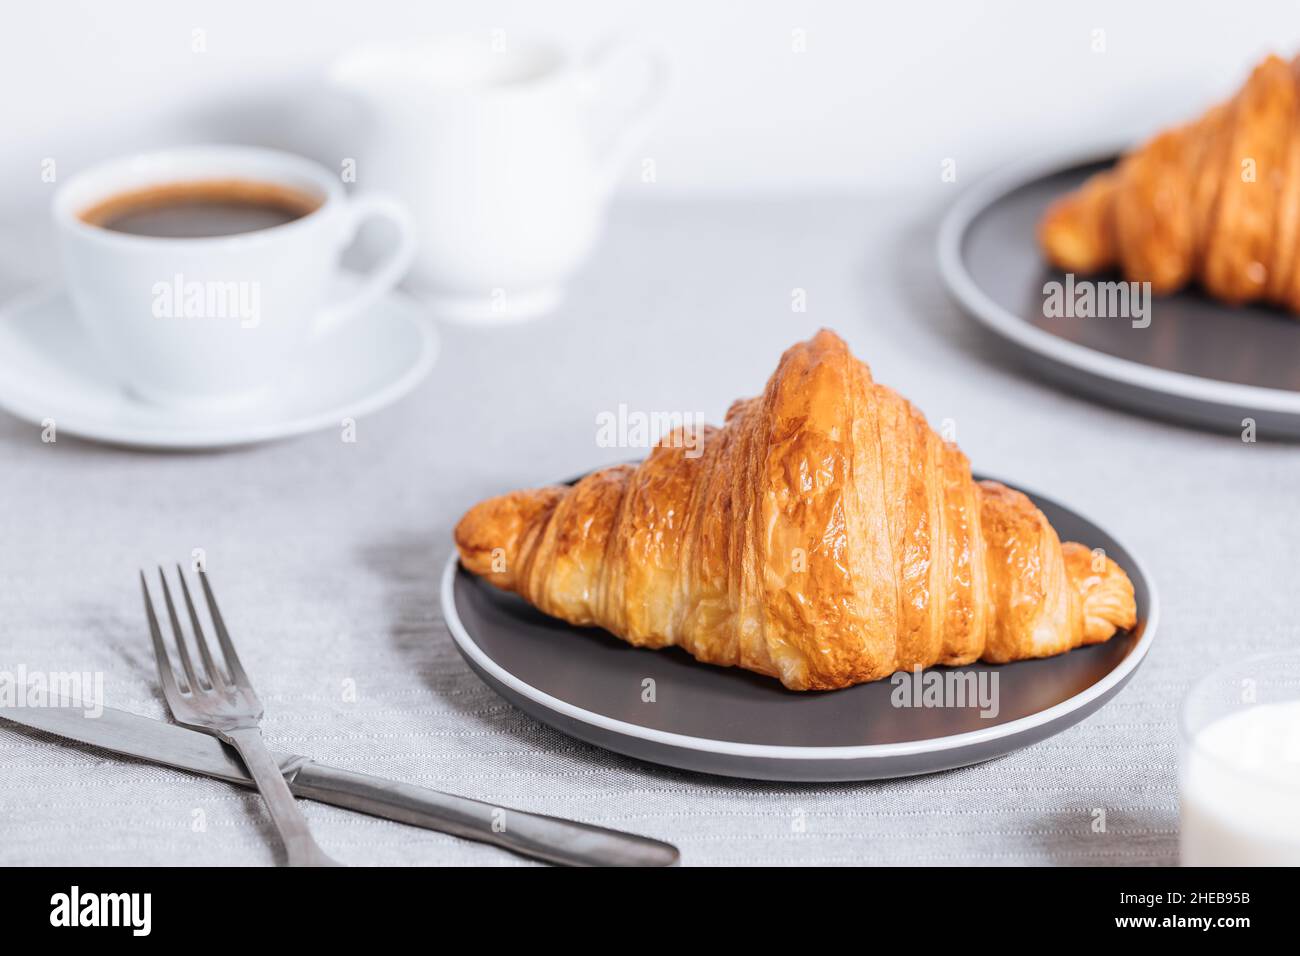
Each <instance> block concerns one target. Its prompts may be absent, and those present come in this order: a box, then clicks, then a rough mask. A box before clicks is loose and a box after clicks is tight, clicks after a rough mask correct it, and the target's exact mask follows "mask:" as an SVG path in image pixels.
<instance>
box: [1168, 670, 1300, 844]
mask: <svg viewBox="0 0 1300 956" xmlns="http://www.w3.org/2000/svg"><path fill="white" fill-rule="evenodd" d="M1180 723H1181V731H1182V746H1181V755H1180V760H1179V794H1180V803H1181V808H1182V812H1181V816H1182V829H1181V832H1182V837H1181V848H1182V863H1183V865H1184V866H1300V652H1290V653H1282V654H1267V655H1262V656H1259V657H1251V658H1247V659H1245V660H1243V661H1241V662H1239V663H1235V664H1231V665H1228V666H1227V667H1223V668H1220V669H1219V670H1216V671H1214V672H1213V673H1211V674H1210V675H1208V676H1207V677H1205V678H1203V679H1202V680H1200V681H1199V682H1197V683H1196V685H1195V686H1193V687H1192V689H1191V691H1190V692H1189V693H1188V695H1187V699H1186V700H1185V701H1184V702H1183V709H1182V715H1181V721H1180Z"/></svg>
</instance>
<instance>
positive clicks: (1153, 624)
mask: <svg viewBox="0 0 1300 956" xmlns="http://www.w3.org/2000/svg"><path fill="white" fill-rule="evenodd" d="M981 477H984V478H990V476H987V475H981ZM991 480H993V481H1003V480H1002V479H999V478H991ZM1003 484H1006V485H1007V486H1008V487H1011V488H1015V489H1017V490H1019V491H1022V492H1024V493H1025V494H1027V495H1030V496H1032V497H1035V498H1038V499H1041V500H1044V501H1049V502H1051V503H1053V504H1055V505H1057V506H1058V507H1061V508H1064V509H1065V510H1068V511H1071V512H1073V513H1074V514H1075V515H1076V516H1077V517H1079V518H1081V519H1082V520H1084V521H1086V522H1088V523H1089V524H1092V525H1094V526H1096V527H1098V528H1100V527H1102V526H1101V525H1100V524H1098V523H1097V522H1095V521H1093V520H1092V519H1091V518H1089V517H1088V516H1087V515H1084V514H1082V513H1081V512H1079V511H1078V510H1077V509H1075V508H1073V507H1067V506H1065V505H1061V504H1060V503H1059V502H1057V501H1056V500H1055V499H1053V498H1050V497H1048V496H1047V495H1040V494H1039V493H1038V492H1036V491H1033V490H1031V489H1028V488H1025V487H1024V486H1023V485H1019V484H1014V483H1012V482H1008V481H1003ZM1106 533H1107V534H1108V535H1110V537H1111V538H1112V539H1113V540H1114V541H1115V542H1116V543H1117V544H1119V545H1120V546H1121V547H1122V548H1123V549H1124V550H1125V551H1126V552H1127V553H1128V556H1129V557H1130V558H1131V559H1132V561H1133V567H1132V573H1134V574H1137V575H1139V576H1140V577H1141V579H1142V581H1143V582H1144V583H1145V584H1146V590H1147V595H1148V603H1149V605H1150V607H1149V610H1148V613H1147V621H1146V626H1145V627H1144V628H1143V631H1142V636H1141V637H1140V638H1138V642H1137V644H1136V645H1135V646H1134V648H1133V650H1131V651H1130V652H1129V653H1128V654H1127V655H1126V656H1125V657H1124V659H1123V660H1122V661H1120V662H1119V664H1118V665H1117V666H1116V667H1115V668H1114V669H1113V670H1111V671H1110V672H1109V673H1108V674H1106V676H1105V677H1103V678H1102V679H1101V680H1099V681H1097V683H1095V684H1093V685H1091V686H1090V687H1087V688H1085V689H1084V690H1082V691H1080V692H1079V693H1077V694H1075V695H1074V696H1073V697H1067V698H1066V699H1065V700H1063V701H1061V702H1060V703H1057V704H1053V705H1052V706H1051V707H1048V708H1046V709H1045V710H1040V711H1038V712H1037V713H1035V714H1030V715H1029V716H1026V717H1020V718H1017V719H1016V720H1011V721H1008V722H1007V723H1005V724H998V725H995V726H993V727H989V728H987V729H985V730H973V731H968V732H967V733H963V734H951V735H949V736H946V737H934V738H930V739H928V740H909V741H903V742H899V743H890V744H862V745H859V746H847V747H846V746H836V747H797V746H789V745H779V744H749V743H740V742H737V741H729V740H715V739H712V738H709V737H694V736H690V735H687V734H677V733H671V732H668V731H663V730H655V729H653V728H651V727H642V726H640V725H638V724H630V723H628V722H626V721H622V720H616V719H615V718H612V717H606V716H605V715H604V714H600V713H597V712H595V711H590V710H587V709H585V708H582V707H577V706H575V705H573V704H570V703H568V702H567V701H563V700H560V699H559V698H558V697H552V696H551V695H550V694H548V693H546V692H545V691H543V690H540V689H538V688H536V687H534V686H532V685H531V684H529V683H527V682H525V681H523V680H521V679H520V678H518V677H516V676H515V675H514V674H512V673H511V672H510V671H507V670H506V669H505V668H503V667H502V666H501V665H499V664H498V663H497V662H496V661H494V660H493V659H492V658H491V657H489V656H488V655H487V653H486V652H484V651H483V649H482V648H481V647H479V646H478V644H477V643H476V642H475V641H474V639H473V638H472V637H471V636H470V634H469V632H468V631H467V630H466V629H465V625H464V623H463V622H462V621H461V619H460V614H459V613H458V612H457V610H456V597H455V581H456V571H457V569H458V567H459V564H460V560H459V556H458V555H457V553H456V551H455V550H454V549H453V551H452V553H451V555H450V556H449V558H448V559H447V564H446V566H445V567H444V568H443V572H442V583H441V588H440V597H441V602H442V616H443V620H444V621H445V622H446V624H447V630H448V631H449V632H450V634H451V637H452V640H453V641H454V642H455V643H456V646H457V648H458V649H459V650H460V652H461V653H462V654H464V655H465V656H466V657H467V658H469V660H470V661H471V663H473V664H475V665H476V666H477V667H479V668H482V670H483V671H484V672H485V673H486V674H488V675H490V676H491V677H492V678H493V679H494V680H496V681H499V682H500V683H501V684H503V685H505V686H506V687H508V688H510V690H512V691H514V692H515V693H516V694H519V695H520V696H521V697H523V698H524V699H526V700H529V701H531V702H532V703H534V704H536V705H538V706H539V707H541V708H543V709H545V710H548V711H554V712H557V713H559V714H561V715H562V716H564V717H566V718H569V719H570V720H574V721H577V722H578V723H582V724H586V725H588V726H590V727H594V728H596V729H598V730H602V731H605V732H607V733H612V734H616V735H621V736H624V737H632V738H634V739H637V740H641V741H644V742H646V743H651V744H659V745H662V746H667V747H676V748H680V749H683V750H689V751H694V752H697V753H703V754H712V755H715V756H726V757H751V758H759V759H767V760H778V761H780V760H788V761H802V760H845V761H871V760H882V759H890V758H895V757H911V756H918V755H927V754H941V753H946V752H949V751H959V750H962V749H965V748H967V747H971V746H978V745H979V744H982V743H988V742H990V741H996V740H1001V739H1004V738H1015V737H1019V736H1021V735H1023V734H1025V733H1028V732H1030V731H1033V730H1034V729H1035V728H1038V727H1043V726H1047V725H1050V724H1051V723H1052V722H1053V721H1056V720H1058V719H1060V718H1062V717H1065V716H1067V715H1069V714H1071V713H1074V712H1075V711H1078V710H1081V709H1083V708H1086V707H1087V706H1088V705H1089V704H1090V703H1092V702H1093V701H1094V700H1097V699H1099V698H1100V699H1105V697H1106V696H1107V695H1108V694H1109V693H1110V692H1111V691H1112V690H1113V689H1115V688H1118V687H1120V686H1122V685H1123V684H1124V682H1125V681H1127V680H1128V678H1129V677H1130V676H1132V674H1133V672H1134V671H1135V670H1137V668H1138V665H1139V664H1141V663H1142V661H1143V659H1145V657H1146V655H1147V652H1148V651H1149V650H1150V649H1151V642H1152V641H1153V640H1154V639H1155V634H1156V628H1157V625H1158V624H1159V620H1160V598H1159V595H1158V594H1157V592H1156V586H1155V581H1154V579H1153V578H1152V577H1151V575H1150V574H1149V573H1148V571H1147V568H1146V564H1145V563H1144V562H1143V561H1142V559H1141V558H1140V557H1139V556H1138V554H1137V553H1136V552H1135V551H1133V550H1132V549H1131V548H1130V547H1129V546H1128V544H1127V543H1125V542H1124V541H1122V540H1121V539H1120V538H1118V537H1116V536H1115V535H1114V534H1112V533H1111V532H1110V531H1109V530H1108V531H1107V532H1106ZM543 722H545V721H543ZM610 749H612V748H610Z"/></svg>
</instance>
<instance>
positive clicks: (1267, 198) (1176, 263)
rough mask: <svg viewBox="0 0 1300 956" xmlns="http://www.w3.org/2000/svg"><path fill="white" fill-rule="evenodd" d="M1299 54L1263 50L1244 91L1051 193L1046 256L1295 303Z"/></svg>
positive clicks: (1298, 279) (1299, 281) (1068, 264)
mask: <svg viewBox="0 0 1300 956" xmlns="http://www.w3.org/2000/svg"><path fill="white" fill-rule="evenodd" d="M1298 235H1300V58H1297V60H1296V61H1294V62H1292V63H1287V62H1285V61H1284V60H1281V59H1279V58H1278V57H1275V56H1270V57H1268V58H1267V59H1266V60H1264V61H1263V62H1262V63H1260V64H1259V66H1257V67H1256V68H1255V70H1254V72H1253V73H1252V74H1251V76H1250V78H1249V79H1248V80H1247V81H1246V84H1245V85H1244V86H1243V87H1242V88H1241V90H1240V91H1238V93H1237V94H1236V95H1235V96H1234V97H1233V98H1232V99H1231V100H1229V101H1228V102H1227V103H1223V104H1220V105H1218V106H1215V107H1213V108H1212V109H1210V110H1209V111H1208V112H1206V113H1205V115H1203V116H1202V117H1201V118H1200V119H1197V120H1195V121H1194V122H1191V123H1188V124H1186V125H1184V126H1179V127H1176V128H1174V129H1170V130H1167V131H1165V132H1163V133H1161V134H1160V135H1158V136H1156V137H1155V138H1154V139H1152V140H1150V141H1149V142H1147V143H1145V144H1143V145H1142V146H1140V147H1138V148H1137V149H1135V150H1133V151H1132V152H1130V153H1129V154H1127V155H1126V156H1124V157H1123V159H1121V160H1120V162H1119V163H1118V164H1117V165H1116V166H1115V167H1114V168H1112V169H1109V170H1106V171H1104V172H1101V173H1098V174H1096V175H1095V176H1093V177H1091V178H1090V179H1089V180H1088V181H1087V182H1085V183H1084V184H1083V185H1082V186H1081V187H1080V188H1079V189H1078V190H1076V191H1075V192H1073V193H1070V194H1069V195H1067V196H1064V197H1062V198H1061V199H1059V200H1057V201H1056V202H1055V203H1053V204H1052V205H1051V206H1050V207H1049V208H1048V210H1047V212H1046V213H1045V214H1044V216H1043V219H1042V221H1041V222H1040V224H1039V231H1038V236H1039V242H1040V244H1041V245H1042V247H1043V251H1044V253H1045V254H1046V255H1047V258H1048V259H1049V260H1050V261H1051V262H1052V264H1053V265H1055V266H1057V267H1058V268H1060V269H1062V270H1064V271H1066V272H1076V273H1082V274H1090V273H1097V272H1103V271H1107V270H1111V269H1115V268H1118V269H1119V270H1120V271H1122V272H1123V274H1124V277H1125V278H1126V279H1128V280H1130V281H1135V282H1150V283H1151V290H1152V292H1154V293H1155V294H1157V295H1160V294H1165V293H1171V292H1175V291H1177V290H1179V289H1181V288H1183V287H1184V286H1186V285H1188V284H1189V283H1192V282H1198V283H1199V284H1200V285H1201V286H1202V287H1203V288H1204V289H1205V290H1206V292H1208V293H1209V294H1210V295H1211V296H1213V297H1214V298H1217V299H1220V300H1222V301H1224V302H1226V303H1229V304H1234V305H1236V304H1242V303H1247V302H1257V301H1262V302H1268V303H1271V304H1274V305H1278V306H1281V307H1283V308H1286V309H1289V310H1290V311H1292V312H1300V268H1298V265H1300V261H1298V260H1300V242H1298V241H1297V236H1298Z"/></svg>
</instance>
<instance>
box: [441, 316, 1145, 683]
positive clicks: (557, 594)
mask: <svg viewBox="0 0 1300 956" xmlns="http://www.w3.org/2000/svg"><path fill="white" fill-rule="evenodd" d="M699 437H701V438H702V444H701V443H700V442H698V441H689V440H685V439H684V438H683V436H681V435H677V434H670V435H669V436H667V437H666V438H665V439H663V440H661V441H660V443H659V445H658V446H657V447H656V448H655V449H654V450H653V452H652V453H651V454H650V456H649V457H648V458H647V459H646V460H645V461H644V462H642V463H641V464H640V465H638V466H636V467H633V466H631V465H619V466H616V467H613V468H606V469H603V470H601V471H597V472H594V473H592V474H590V475H588V476H587V477H585V478H583V479H582V480H581V481H579V482H578V483H577V484H576V485H574V486H572V487H560V486H552V487H549V488H539V489H536V490H531V491H516V492H512V493H511V494H507V495H502V496H501V497H498V498H492V499H490V500H488V501H484V502H482V503H480V504H478V505H475V506H474V507H473V508H471V509H470V511H469V513H468V514H466V515H465V517H464V518H463V519H461V521H460V524H459V525H457V527H456V532H455V534H456V545H457V547H458V549H459V551H460V557H461V561H462V563H463V564H464V566H465V567H466V568H468V569H469V570H470V571H472V572H474V573H475V574H478V575H481V576H483V577H484V578H486V579H487V580H488V581H491V582H492V583H493V584H495V585H497V586H498V587H500V588H503V589H505V590H508V591H514V592H517V593H518V594H520V595H522V596H523V597H524V598H525V599H526V600H528V601H529V602H530V603H532V604H533V605H535V606H536V607H538V608H539V609H540V610H542V611H544V612H545V613H547V614H550V615H552V616H553V617H558V618H562V619H564V620H566V621H568V622H570V623H572V624H577V625H599V626H600V627H603V628H605V629H606V630H608V631H611V632H613V633H614V634H616V635H618V636H619V637H621V638H623V640H625V641H628V642H629V643H631V644H635V645H638V646H642V647H655V648H658V647H667V646H670V645H676V646H678V647H682V648H684V649H685V650H687V651H689V652H690V653H691V654H692V655H694V656H695V657H696V658H698V659H699V660H701V661H706V662H708V663H711V664H722V665H735V666H740V667H745V668H748V669H749V670H753V671H758V672H759V673H762V674H769V675H772V676H774V677H778V678H780V680H781V682H782V683H783V684H785V686H786V687H789V688H792V689H795V690H812V689H820V690H824V689H831V688H837V687H847V686H849V685H850V684H858V683H862V682H863V681H872V680H877V679H879V678H881V677H885V676H887V675H889V674H892V673H893V672H894V671H896V670H900V669H912V668H917V667H926V666H929V665H931V664H967V663H970V662H971V661H974V660H977V659H981V660H985V661H990V662H1004V661H1013V660H1019V659H1021V658H1029V657H1046V656H1049V655H1052V654H1059V653H1061V652H1063V651H1068V650H1070V649H1071V648H1074V647H1078V646H1080V645H1081V644H1092V643H1096V642H1099V641H1104V640H1106V639H1107V638H1109V637H1110V636H1111V635H1112V634H1114V633H1115V630H1116V628H1129V627H1132V626H1133V625H1134V623H1135V607H1134V600H1133V585H1132V584H1131V583H1130V582H1129V579H1128V577H1127V576H1126V575H1125V574H1124V572H1123V571H1122V570H1121V569H1120V568H1119V567H1118V566H1117V565H1116V564H1115V563H1114V562H1113V561H1111V560H1110V559H1109V558H1107V557H1105V556H1104V555H1101V554H1099V553H1098V554H1094V553H1093V552H1091V551H1089V550H1088V549H1087V548H1085V547H1084V546H1083V545H1080V544H1074V543H1068V544H1065V545H1062V544H1061V543H1060V541H1059V540H1058V538H1057V536H1056V532H1055V531H1053V530H1052V527H1051V525H1049V524H1048V523H1047V519H1046V518H1045V517H1044V516H1043V514H1042V512H1040V511H1039V510H1038V509H1037V508H1036V507H1035V506H1034V505H1033V504H1032V503H1031V502H1030V501H1029V499H1028V498H1026V497H1025V496H1024V495H1022V494H1021V493H1020V492H1018V491H1012V490H1011V489H1009V488H1006V487H1004V486H1003V485H1000V484H997V483H996V482H980V483H978V484H977V483H975V482H974V481H973V480H972V479H971V474H970V465H969V464H968V462H967V461H966V457H965V456H964V455H963V454H962V453H961V452H960V451H959V450H958V449H957V448H956V446H955V445H952V444H950V443H945V442H943V441H941V440H940V439H939V437H938V436H937V435H935V433H934V432H933V431H931V430H930V427H929V426H928V425H927V424H926V421H925V419H924V418H923V417H922V416H921V414H920V413H919V412H918V411H917V410H916V409H915V408H913V407H912V406H911V405H910V404H909V403H908V402H907V401H906V400H904V399H903V398H901V397H900V396H899V395H897V394H896V393H895V392H893V391H891V390H890V389H888V388H886V387H884V386H883V385H877V384H875V383H874V382H873V381H872V378H871V372H870V370H869V369H868V368H867V366H866V365H865V364H863V363H862V362H859V361H857V360H856V359H855V358H854V357H853V356H852V355H851V354H850V353H849V350H848V346H846V345H845V344H844V342H843V340H841V339H840V338H839V337H838V336H836V335H835V334H834V333H833V332H829V331H825V330H823V331H821V332H819V333H818V334H817V335H816V336H815V337H814V338H813V339H811V340H810V341H808V342H803V343H800V344H798V345H795V346H794V347H793V348H791V349H790V350H789V351H787V352H786V353H785V355H784V356H782V358H781V363H780V365H779V366H778V368H777V370H776V372H775V374H773V376H772V377H771V379H770V380H769V381H768V383H767V388H766V389H765V390H764V392H763V394H762V396H760V397H759V398H754V399H746V400H742V401H738V402H736V403H735V404H734V405H732V407H731V410H730V411H729V412H728V413H727V422H726V425H725V427H723V428H721V429H712V428H710V429H706V430H705V432H704V433H703V435H702V436H699Z"/></svg>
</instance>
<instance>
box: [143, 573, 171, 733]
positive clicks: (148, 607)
mask: <svg viewBox="0 0 1300 956" xmlns="http://www.w3.org/2000/svg"><path fill="white" fill-rule="evenodd" d="M140 592H141V593H142V594H143V595H144V613H145V616H146V617H148V618H149V638H150V639H151V640H152V641H153V654H154V657H155V658H156V659H157V661H158V679H159V680H161V681H162V686H163V697H165V698H166V699H167V704H168V706H169V707H174V706H175V705H174V704H173V701H174V700H177V699H179V698H180V695H181V690H180V687H178V686H177V684H176V674H175V672H174V671H172V661H171V657H169V656H168V654H167V645H166V644H165V643H163V638H162V632H161V631H160V630H159V629H158V617H157V615H155V614H154V612H153V598H151V597H150V596H149V585H148V583H147V582H146V581H145V577H144V571H143V570H141V571H140Z"/></svg>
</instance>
